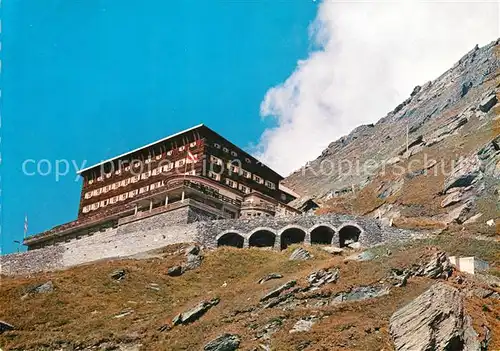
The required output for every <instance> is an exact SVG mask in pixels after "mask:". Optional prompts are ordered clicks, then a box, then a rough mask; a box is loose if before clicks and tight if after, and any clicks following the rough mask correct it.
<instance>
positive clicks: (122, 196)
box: [82, 170, 194, 213]
mask: <svg viewBox="0 0 500 351" xmlns="http://www.w3.org/2000/svg"><path fill="white" fill-rule="evenodd" d="M193 173H194V170H193V171H191V172H188V173H187V174H193ZM165 184H166V183H165V181H164V180H161V181H158V182H156V183H153V184H151V185H145V186H143V187H141V188H139V189H135V190H131V191H129V192H126V193H123V194H120V195H116V196H113V197H111V198H109V199H105V200H102V201H98V202H94V203H93V204H90V205H88V206H84V207H83V209H82V211H83V213H88V212H90V211H95V210H97V209H99V208H103V207H106V206H108V205H114V204H116V203H118V202H121V201H125V200H127V199H132V198H134V197H136V196H137V195H141V194H144V193H146V192H148V191H150V190H155V189H159V188H162V187H164V186H165Z"/></svg>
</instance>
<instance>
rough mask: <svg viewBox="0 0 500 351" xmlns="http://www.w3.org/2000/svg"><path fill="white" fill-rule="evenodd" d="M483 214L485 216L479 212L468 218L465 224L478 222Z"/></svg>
mask: <svg viewBox="0 0 500 351" xmlns="http://www.w3.org/2000/svg"><path fill="white" fill-rule="evenodd" d="M482 216H483V214H482V213H478V214H476V215H474V216H472V217H471V218H469V219H468V220H466V221H465V222H464V223H463V224H465V225H469V224H473V223H476V222H477V220H478V219H479V218H481V217H482Z"/></svg>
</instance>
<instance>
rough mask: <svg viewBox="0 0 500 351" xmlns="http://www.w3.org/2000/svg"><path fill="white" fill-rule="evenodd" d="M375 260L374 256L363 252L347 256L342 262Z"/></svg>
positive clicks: (368, 252)
mask: <svg viewBox="0 0 500 351" xmlns="http://www.w3.org/2000/svg"><path fill="white" fill-rule="evenodd" d="M374 258H375V255H374V254H373V253H372V252H370V251H363V252H360V253H357V254H354V255H350V256H347V257H346V258H345V260H344V261H359V262H363V261H371V260H373V259H374Z"/></svg>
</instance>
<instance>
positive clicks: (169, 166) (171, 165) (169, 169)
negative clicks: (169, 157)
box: [163, 162, 174, 172]
mask: <svg viewBox="0 0 500 351" xmlns="http://www.w3.org/2000/svg"><path fill="white" fill-rule="evenodd" d="M173 168H174V164H173V163H172V162H170V163H169V164H167V165H165V166H163V172H168V171H171V170H172V169H173Z"/></svg>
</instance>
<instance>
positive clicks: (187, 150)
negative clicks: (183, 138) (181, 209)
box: [181, 144, 189, 202]
mask: <svg viewBox="0 0 500 351" xmlns="http://www.w3.org/2000/svg"><path fill="white" fill-rule="evenodd" d="M184 147H185V148H186V157H185V158H184V177H183V178H182V179H183V180H182V197H181V202H184V189H185V187H186V172H187V160H188V154H189V149H188V148H187V147H186V144H184Z"/></svg>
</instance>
